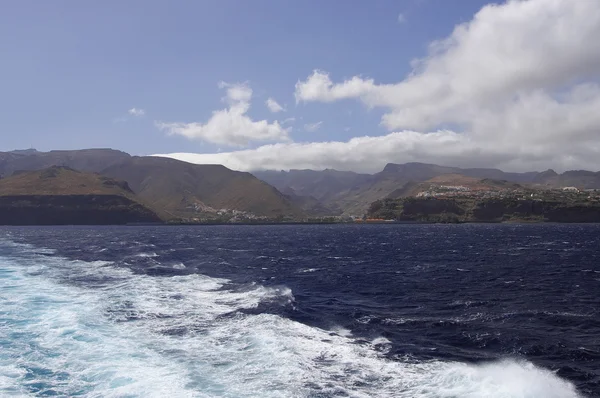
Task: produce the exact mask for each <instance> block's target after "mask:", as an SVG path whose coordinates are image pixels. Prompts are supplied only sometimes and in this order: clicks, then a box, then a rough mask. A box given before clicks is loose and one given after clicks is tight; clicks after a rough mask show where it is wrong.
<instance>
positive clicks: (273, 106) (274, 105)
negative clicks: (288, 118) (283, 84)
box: [265, 98, 285, 113]
mask: <svg viewBox="0 0 600 398" xmlns="http://www.w3.org/2000/svg"><path fill="white" fill-rule="evenodd" d="M265 104H266V105H267V108H269V110H270V111H271V112H273V113H277V112H283V111H285V109H284V108H283V106H281V105H279V103H278V102H277V101H275V100H274V99H273V98H268V99H267V100H266V101H265Z"/></svg>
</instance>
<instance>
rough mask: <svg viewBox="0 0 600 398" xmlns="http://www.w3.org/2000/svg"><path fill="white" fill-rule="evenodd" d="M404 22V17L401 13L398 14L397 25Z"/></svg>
mask: <svg viewBox="0 0 600 398" xmlns="http://www.w3.org/2000/svg"><path fill="white" fill-rule="evenodd" d="M404 22H406V16H405V15H404V14H402V13H400V14H398V23H401V24H402V23H404Z"/></svg>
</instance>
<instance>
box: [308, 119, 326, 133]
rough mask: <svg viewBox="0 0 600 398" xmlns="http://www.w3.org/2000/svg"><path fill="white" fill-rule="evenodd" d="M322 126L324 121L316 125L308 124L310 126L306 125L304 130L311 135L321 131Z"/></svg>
mask: <svg viewBox="0 0 600 398" xmlns="http://www.w3.org/2000/svg"><path fill="white" fill-rule="evenodd" d="M322 125H323V122H322V121H320V122H316V123H308V124H305V125H304V130H305V131H308V132H309V133H314V132H315V131H317V130H318V129H320V128H321V126H322Z"/></svg>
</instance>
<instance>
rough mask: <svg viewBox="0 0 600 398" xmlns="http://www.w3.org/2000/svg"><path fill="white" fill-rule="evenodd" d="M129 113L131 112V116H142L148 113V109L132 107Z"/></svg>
mask: <svg viewBox="0 0 600 398" xmlns="http://www.w3.org/2000/svg"><path fill="white" fill-rule="evenodd" d="M127 113H129V114H130V115H131V116H135V117H141V116H144V115H145V114H146V111H145V110H143V109H140V108H131V109H130V110H128V111H127Z"/></svg>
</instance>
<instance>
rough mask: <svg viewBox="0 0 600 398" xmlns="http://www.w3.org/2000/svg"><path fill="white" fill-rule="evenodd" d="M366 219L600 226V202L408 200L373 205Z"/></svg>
mask: <svg viewBox="0 0 600 398" xmlns="http://www.w3.org/2000/svg"><path fill="white" fill-rule="evenodd" d="M367 215H368V217H369V218H383V219H392V220H398V221H412V222H448V223H452V222H511V221H514V222H518V221H523V222H600V202H598V201H573V200H543V199H541V200H540V199H535V200H534V199H523V198H487V199H471V198H415V197H409V198H402V199H384V200H379V201H376V202H374V203H373V204H372V205H371V207H370V208H369V211H368V213H367Z"/></svg>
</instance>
